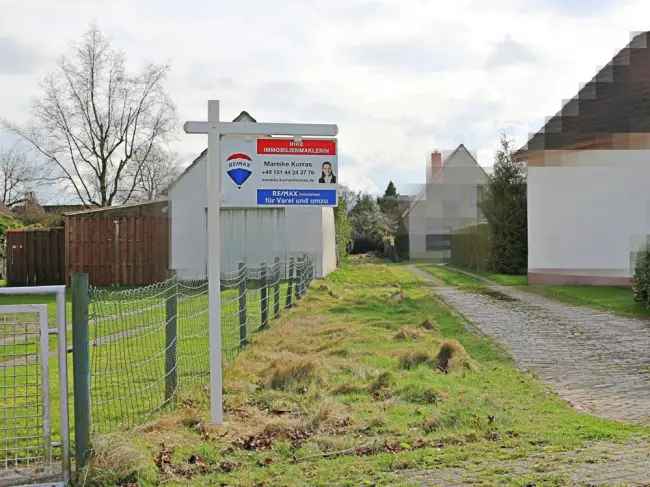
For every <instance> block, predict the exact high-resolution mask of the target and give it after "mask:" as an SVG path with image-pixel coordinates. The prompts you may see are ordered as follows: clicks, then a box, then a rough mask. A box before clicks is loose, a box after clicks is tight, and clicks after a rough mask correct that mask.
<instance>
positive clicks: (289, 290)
mask: <svg viewBox="0 0 650 487" xmlns="http://www.w3.org/2000/svg"><path fill="white" fill-rule="evenodd" d="M292 295H293V257H289V268H288V269H287V301H286V303H285V305H284V307H285V308H291V306H292V304H291V296H292Z"/></svg>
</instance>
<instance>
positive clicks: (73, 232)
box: [65, 214, 169, 286]
mask: <svg viewBox="0 0 650 487" xmlns="http://www.w3.org/2000/svg"><path fill="white" fill-rule="evenodd" d="M65 247H66V265H65V267H66V276H67V277H68V279H69V276H70V275H71V274H72V273H73V272H87V273H88V274H89V278H90V283H91V284H92V285H93V286H110V285H118V286H140V285H144V284H150V283H152V282H156V281H161V280H164V279H166V278H167V277H168V270H167V269H168V266H169V219H168V217H167V216H158V215H148V214H135V215H128V214H127V215H115V216H113V215H111V214H108V215H105V216H104V215H102V216H88V215H85V214H78V215H69V216H66V220H65Z"/></svg>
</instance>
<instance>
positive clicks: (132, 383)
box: [0, 282, 287, 462]
mask: <svg viewBox="0 0 650 487" xmlns="http://www.w3.org/2000/svg"><path fill="white" fill-rule="evenodd" d="M286 290H287V284H286V283H284V282H283V283H281V285H280V296H279V297H280V308H281V312H282V313H285V310H284V309H283V306H284V303H285V298H286ZM69 298H70V296H69V294H68V302H67V315H68V330H67V344H68V347H70V346H71V344H72V325H71V304H70V299H69ZM35 303H42V304H47V306H48V320H49V326H50V327H55V323H56V303H55V298H54V297H53V296H50V295H41V296H39V295H10V296H7V295H4V296H3V295H0V304H3V305H4V304H35ZM246 304H247V316H248V327H249V329H248V332H249V334H250V335H252V334H253V332H255V331H257V329H258V328H259V326H260V321H261V310H260V307H261V305H260V296H259V291H254V292H251V293H250V294H249V295H248V297H247V301H246ZM273 305H274V296H273V292H272V291H269V293H268V318H269V321H270V324H271V326H273V322H274V321H275V320H274V319H273V311H274V309H273ZM207 307H208V303H207V297H206V295H205V294H204V293H201V294H197V295H196V296H189V297H186V298H185V299H181V300H179V302H178V308H177V313H178V319H177V327H178V339H177V343H176V352H177V360H178V362H177V375H178V384H179V387H186V386H187V385H188V384H193V383H197V382H198V383H202V382H203V381H204V380H205V378H206V377H207V375H208V370H209V368H208V331H207V330H208V323H207V321H208V320H207ZM101 309H102V310H104V311H106V312H107V313H111V314H114V315H115V317H114V319H110V320H103V321H101V322H100V324H98V325H96V326H93V327H92V328H91V330H90V338H91V341H92V343H91V346H90V362H91V375H92V380H91V391H92V392H91V396H92V401H91V405H92V420H93V425H92V426H93V429H94V430H96V431H112V430H114V429H116V427H117V425H120V424H128V423H133V422H136V423H137V421H139V420H140V418H142V417H148V416H150V414H151V413H152V412H156V410H157V409H158V408H162V407H163V406H165V405H166V402H165V347H166V345H165V323H166V317H165V301H164V296H158V297H157V298H151V299H148V298H147V299H138V300H136V299H133V300H131V301H129V300H128V299H124V300H122V301H121V303H120V306H119V307H116V306H115V303H111V302H108V303H107V304H106V305H105V306H104V307H103V308H101ZM93 310H94V308H91V313H92V312H93ZM30 319H32V318H31V317H30ZM0 331H3V333H1V334H0V335H2V336H0V339H1V340H2V341H0V391H3V392H0V416H2V415H3V414H2V413H4V417H5V420H6V423H7V425H11V427H8V426H5V425H3V424H0V462H3V461H5V456H4V455H5V453H7V452H3V451H2V445H3V444H5V442H7V443H6V444H7V445H8V444H10V443H11V441H13V438H14V437H17V436H27V433H30V434H34V432H35V427H34V424H35V421H34V419H33V418H32V417H31V416H32V415H33V410H35V409H36V407H37V404H36V401H35V399H34V398H33V397H31V395H32V394H35V393H36V391H37V390H38V389H37V388H36V387H34V386H33V384H36V383H37V382H36V381H37V378H38V377H39V375H40V366H39V364H37V363H35V361H34V360H33V357H30V356H32V355H34V354H36V353H37V345H36V342H35V338H34V336H30V337H29V339H28V341H27V343H22V341H21V339H22V336H19V337H18V339H16V340H15V339H13V337H12V336H10V332H9V331H8V330H0ZM239 343H240V325H239V302H238V294H237V290H235V289H225V290H223V291H222V346H223V347H222V348H223V354H224V357H225V358H226V359H227V360H231V359H232V358H233V357H234V356H235V355H236V353H237V352H238V351H239ZM49 345H50V347H49V348H50V357H49V360H48V365H49V374H48V376H49V391H50V397H51V398H52V401H51V411H52V414H51V416H52V427H53V432H54V436H55V437H58V436H59V434H60V419H59V415H58V412H59V409H60V407H59V404H60V394H59V370H58V363H57V357H56V355H55V353H54V350H55V346H56V337H54V336H52V337H50V339H49ZM67 366H68V385H69V389H68V392H69V404H70V405H72V403H73V397H72V391H73V387H72V385H73V380H72V354H68V364H67ZM29 384H32V385H29ZM38 407H40V406H38ZM69 413H70V416H71V417H70V425H71V426H72V425H73V424H74V421H73V417H72V415H73V408H72V407H70V408H69ZM14 453H15V452H14ZM55 453H56V452H55ZM7 454H13V453H11V452H9V453H7Z"/></svg>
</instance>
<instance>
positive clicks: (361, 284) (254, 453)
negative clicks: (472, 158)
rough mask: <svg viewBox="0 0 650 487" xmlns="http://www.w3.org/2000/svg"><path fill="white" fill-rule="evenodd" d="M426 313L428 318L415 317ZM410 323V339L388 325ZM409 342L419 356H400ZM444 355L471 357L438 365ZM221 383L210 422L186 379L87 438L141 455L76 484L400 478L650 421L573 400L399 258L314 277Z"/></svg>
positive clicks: (513, 480) (539, 475)
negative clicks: (471, 324)
mask: <svg viewBox="0 0 650 487" xmlns="http://www.w3.org/2000/svg"><path fill="white" fill-rule="evenodd" d="M396 296H397V297H396ZM425 320H429V322H430V323H431V324H434V326H431V327H424V326H419V325H420V324H421V323H423V322H424V321H425ZM414 328H417V330H418V333H404V335H406V336H407V337H408V339H404V338H403V337H402V336H397V335H399V334H400V330H402V331H404V330H405V329H406V330H413V329H414ZM428 328H430V329H428ZM443 343H446V346H445V347H443V346H442V345H443ZM441 349H442V353H441ZM407 355H408V356H418V357H420V358H422V357H424V360H419V359H418V360H414V361H412V362H411V363H409V366H408V367H404V366H400V363H401V362H402V357H404V356H407ZM455 357H456V358H462V361H461V362H462V363H464V362H467V363H471V366H464V365H463V366H459V367H454V366H451V364H453V362H454V360H455ZM441 364H442V365H443V366H441ZM444 364H446V365H444ZM224 390H225V411H226V423H225V425H224V426H222V427H213V426H210V424H209V412H208V410H209V408H208V395H207V390H206V388H205V387H200V386H197V387H196V389H194V390H193V391H191V393H185V394H183V395H182V396H181V397H179V399H178V404H179V409H178V410H177V411H176V412H174V413H170V414H165V415H162V416H161V417H160V418H159V419H158V420H156V421H154V422H152V423H150V424H148V425H145V426H143V427H141V428H138V430H137V432H136V433H132V432H125V433H124V434H123V435H121V436H120V437H119V440H120V442H121V445H119V444H115V442H114V441H115V438H114V437H113V438H111V441H110V442H106V441H103V442H102V440H99V441H100V442H99V443H98V445H106V444H109V445H111V446H110V448H111V451H118V452H119V451H125V452H128V451H130V448H132V447H133V446H134V445H135V446H136V448H137V450H138V451H145V452H146V455H144V456H143V457H141V458H138V460H137V461H132V462H129V464H128V468H125V467H124V466H123V465H122V462H120V464H119V465H118V464H116V465H115V466H114V467H111V455H108V454H103V455H100V456H99V457H98V459H97V460H93V469H91V471H90V472H89V476H88V479H87V482H86V484H87V485H93V483H94V485H106V482H107V480H106V479H110V481H109V483H110V482H112V483H115V484H119V483H124V482H137V483H139V484H140V485H157V484H160V483H163V482H164V483H165V484H166V485H278V486H280V485H282V486H284V485H323V486H325V485H328V486H329V485H350V486H357V485H378V484H379V485H409V483H408V482H407V481H406V480H404V477H402V476H401V475H400V472H401V471H402V470H404V469H436V468H442V467H446V466H462V465H464V464H465V463H466V462H475V461H479V460H481V461H484V462H488V463H489V462H491V461H494V462H497V461H500V460H509V459H518V458H525V457H527V456H529V455H531V454H533V453H535V454H541V453H543V452H551V451H564V450H568V449H573V448H577V447H580V446H582V445H584V444H586V443H587V442H592V441H599V440H604V439H607V440H608V441H613V442H617V441H625V440H627V439H629V438H631V437H634V436H640V435H645V436H647V435H649V434H650V430H649V429H648V428H644V427H639V426H631V425H625V424H621V423H616V422H613V421H606V420H602V419H598V418H594V417H592V416H589V415H586V414H581V413H578V412H576V411H574V410H573V409H571V408H570V407H569V406H568V405H567V404H566V403H564V402H563V401H561V400H560V399H559V398H557V397H556V396H555V395H553V394H551V393H549V392H548V391H547V390H546V389H545V387H543V386H542V385H541V384H540V383H539V382H538V381H537V380H535V379H534V378H533V377H531V376H530V375H527V374H523V373H521V372H519V371H517V369H516V368H515V367H514V366H513V364H512V362H511V360H510V359H509V358H508V357H507V356H506V355H505V354H504V353H503V352H502V351H501V350H499V349H498V348H497V347H495V346H494V345H493V344H492V343H491V342H490V341H488V340H486V339H485V338H483V337H479V336H477V335H474V334H472V333H470V332H469V331H468V330H467V329H466V327H465V326H464V323H463V322H462V321H461V320H460V318H458V317H457V315H456V314H455V313H453V312H451V311H450V310H449V309H448V308H447V307H446V306H444V305H443V304H442V303H441V302H439V301H438V300H437V299H435V297H434V296H433V295H432V294H431V292H430V288H429V287H428V286H424V285H421V283H419V282H418V281H417V280H416V279H415V278H414V276H413V275H412V274H411V273H410V272H409V271H408V270H407V269H406V268H405V267H402V266H399V265H388V264H377V263H363V264H354V265H353V264H345V265H344V266H343V268H342V269H340V270H339V271H337V272H335V273H334V274H332V275H331V276H330V277H328V278H327V279H326V280H324V281H322V282H317V283H315V284H313V285H312V288H311V290H310V292H309V293H308V294H307V297H306V298H305V299H303V300H302V301H301V302H300V303H299V305H298V307H297V308H295V309H294V310H292V311H291V312H290V313H289V314H287V315H286V316H285V317H283V318H281V319H280V321H279V322H277V323H276V325H275V326H274V327H273V328H272V329H270V330H268V331H265V332H263V333H260V334H258V335H256V336H255V337H254V338H253V343H252V344H251V345H250V347H249V348H248V349H247V350H246V351H244V352H243V353H242V354H240V355H239V356H238V357H237V358H236V359H235V360H234V361H233V362H232V364H230V365H228V367H227V368H226V371H225V377H224ZM118 456H119V455H118ZM131 457H132V456H131V455H129V458H131ZM118 461H119V460H116V462H118ZM487 475H488V476H486V477H485V478H484V479H482V480H483V481H484V482H485V485H494V484H496V483H497V482H499V481H500V480H503V483H502V485H523V484H522V481H523V479H525V480H526V481H527V482H538V485H547V484H542V483H543V482H549V484H548V485H551V484H550V482H551V479H558V476H557V475H556V474H555V473H553V472H550V473H549V472H548V471H540V472H534V471H533V472H527V473H526V474H517V473H512V472H510V473H509V474H508V475H505V474H504V473H503V472H500V471H498V470H497V469H495V471H493V472H491V473H489V474H487ZM504 475H505V476H504ZM555 482H556V483H554V484H552V485H569V483H568V480H566V479H565V480H564V481H563V480H562V479H561V478H559V480H555ZM562 482H565V483H564V484H563V483H562Z"/></svg>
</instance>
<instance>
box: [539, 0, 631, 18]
mask: <svg viewBox="0 0 650 487" xmlns="http://www.w3.org/2000/svg"><path fill="white" fill-rule="evenodd" d="M627 3H630V2H629V1H625V0H623V1H621V0H530V1H529V2H528V5H527V7H526V10H528V11H530V10H531V9H543V10H552V11H555V12H557V13H559V14H564V15H571V16H576V17H583V18H584V17H591V16H594V15H602V14H603V13H607V12H609V11H610V10H611V9H613V8H614V7H616V8H621V7H623V6H624V5H625V4H627Z"/></svg>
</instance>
